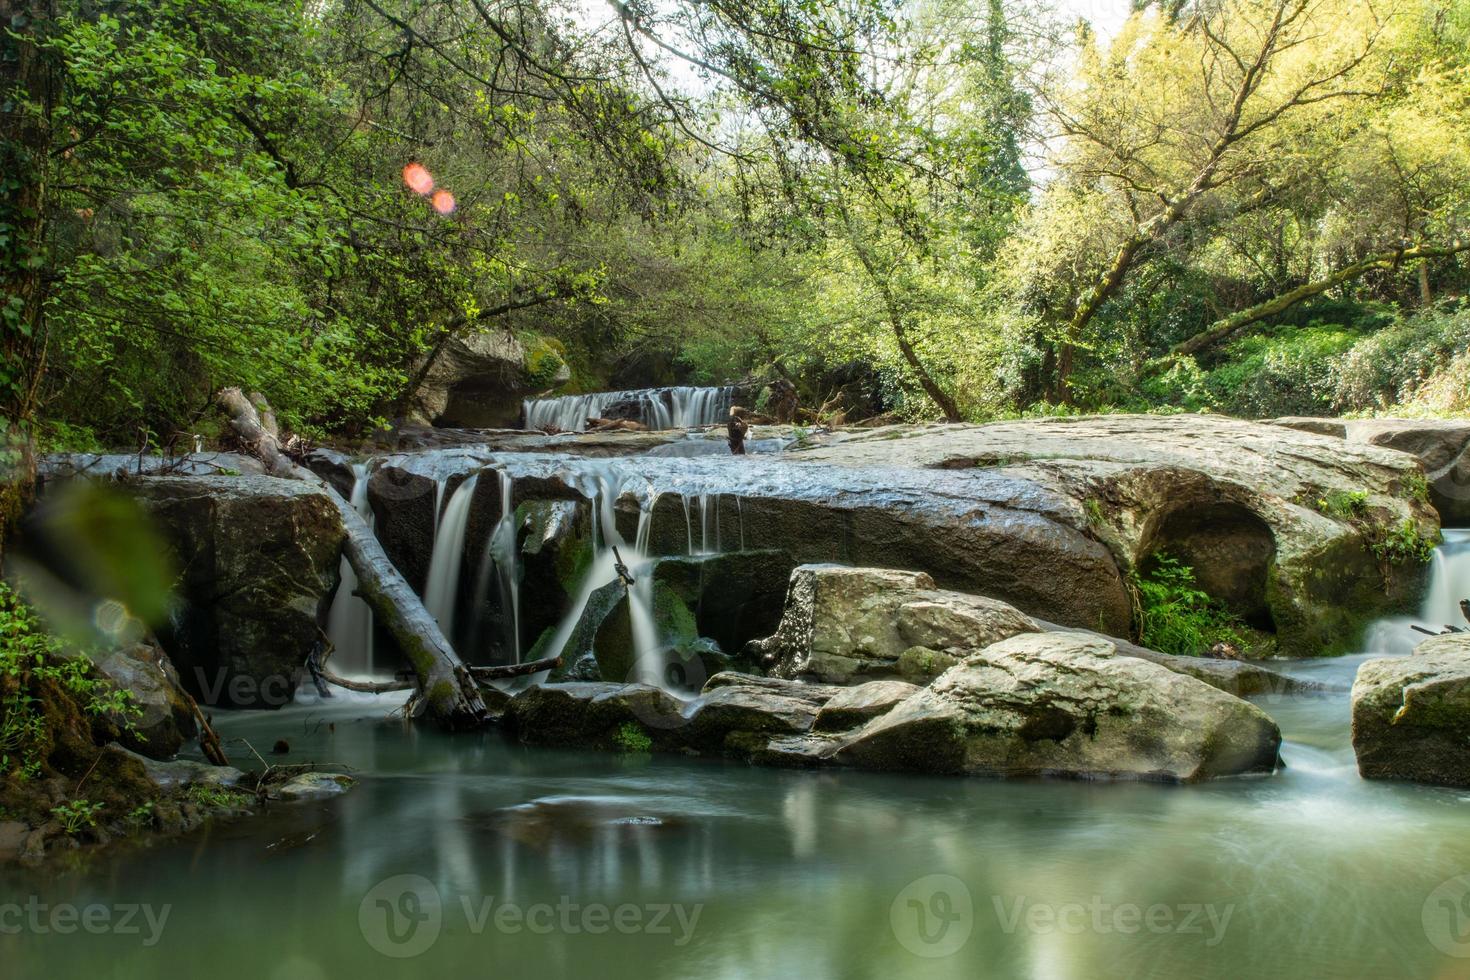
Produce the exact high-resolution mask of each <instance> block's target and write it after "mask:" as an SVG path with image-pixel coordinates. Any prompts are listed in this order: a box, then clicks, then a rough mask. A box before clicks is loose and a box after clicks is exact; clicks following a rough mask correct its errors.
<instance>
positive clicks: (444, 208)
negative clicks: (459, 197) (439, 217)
mask: <svg viewBox="0 0 1470 980" xmlns="http://www.w3.org/2000/svg"><path fill="white" fill-rule="evenodd" d="M430 203H431V204H433V205H434V210H435V211H438V212H439V213H440V214H452V213H453V212H454V195H453V194H451V193H449V192H448V191H435V192H434V196H433V197H432V198H430Z"/></svg>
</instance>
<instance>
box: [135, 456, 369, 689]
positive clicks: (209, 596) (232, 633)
mask: <svg viewBox="0 0 1470 980" xmlns="http://www.w3.org/2000/svg"><path fill="white" fill-rule="evenodd" d="M125 489H127V490H128V491H129V492H130V493H132V494H133V495H134V496H135V497H136V498H137V499H138V500H139V501H140V502H141V504H142V505H143V508H144V510H145V511H147V512H148V514H149V515H150V516H151V517H152V518H153V520H154V523H155V524H156V525H157V527H158V530H159V533H160V535H161V537H162V538H163V540H164V542H165V543H166V546H167V548H168V550H169V551H170V552H171V557H172V558H173V560H174V563H175V565H176V567H178V568H180V569H182V570H183V571H182V573H181V575H180V578H179V582H178V589H177V605H176V607H175V609H174V611H173V613H172V615H171V618H170V622H169V623H168V624H167V626H166V627H164V628H162V629H160V630H159V639H160V641H161V642H162V644H163V647H164V649H165V650H166V651H167V652H168V654H169V657H170V659H172V661H173V664H174V666H175V667H176V668H177V669H178V672H179V677H180V679H181V681H182V682H183V685H184V687H185V689H187V690H188V691H190V692H191V693H192V694H193V695H194V696H195V697H196V698H198V699H199V700H200V701H202V702H204V703H206V704H211V705H227V706H233V707H264V708H278V707H280V706H281V705H283V704H286V703H288V702H289V701H290V700H291V697H292V694H293V692H294V691H295V689H296V685H297V682H298V680H299V678H300V674H301V671H302V670H303V668H304V665H305V663H306V658H307V655H308V654H309V653H310V652H311V649H312V647H313V646H314V645H315V644H316V643H317V642H318V640H319V639H320V637H321V626H322V625H323V624H324V623H325V617H326V611H327V605H328V603H329V601H330V599H331V596H332V593H333V591H334V589H335V588H336V585H337V571H338V561H339V559H340V557H341V553H342V542H343V538H344V536H345V535H344V532H343V529H342V519H341V517H340V516H339V514H338V512H337V508H336V505H335V504H334V503H333V502H332V501H331V500H330V499H329V498H328V497H327V496H326V494H325V493H324V492H323V491H322V490H319V489H317V488H315V487H312V486H310V485H308V484H305V483H301V482H298V481H294V480H280V479H275V478H272V477H267V476H252V475H245V476H218V477H163V476H159V477H144V478H142V479H137V480H133V481H130V482H129V483H127V484H126V485H125Z"/></svg>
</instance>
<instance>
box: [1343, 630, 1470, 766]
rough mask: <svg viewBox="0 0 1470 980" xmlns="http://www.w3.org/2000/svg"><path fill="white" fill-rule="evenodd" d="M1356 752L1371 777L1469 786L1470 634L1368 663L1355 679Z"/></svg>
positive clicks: (1454, 635)
mask: <svg viewBox="0 0 1470 980" xmlns="http://www.w3.org/2000/svg"><path fill="white" fill-rule="evenodd" d="M1352 701H1353V751H1354V752H1355V753H1356V754H1357V757H1358V772H1359V773H1360V774H1362V776H1363V778H1365V779H1405V780H1413V781H1415V782H1421V783H1434V784H1437V785H1440V786H1470V634H1465V633H1451V634H1449V635H1446V636H1436V637H1431V638H1430V639H1427V640H1425V641H1424V642H1423V643H1421V644H1419V646H1418V647H1416V648H1415V650H1414V653H1413V654H1412V655H1411V656H1408V657H1392V658H1384V659H1380V660H1368V661H1365V662H1364V663H1363V664H1362V665H1361V666H1360V667H1359V668H1358V675H1357V678H1356V679H1355V680H1354V681H1353V695H1352Z"/></svg>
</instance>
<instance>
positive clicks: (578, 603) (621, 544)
mask: <svg viewBox="0 0 1470 980" xmlns="http://www.w3.org/2000/svg"><path fill="white" fill-rule="evenodd" d="M589 463H590V461H589ZM592 465H593V468H592V470H591V473H590V474H589V476H590V479H587V480H582V481H578V482H579V484H581V486H580V489H581V490H582V492H583V494H584V495H585V496H586V497H587V498H588V502H589V504H590V507H591V512H592V522H591V523H592V540H593V546H594V548H595V551H594V553H593V557H592V565H591V567H590V568H588V570H587V572H586V574H585V575H584V576H583V578H582V582H581V584H580V586H579V587H578V590H577V595H576V598H575V599H574V600H573V602H572V604H571V607H570V608H569V609H568V610H567V612H566V615H565V616H563V617H562V620H561V622H560V623H559V624H558V625H557V628H556V632H555V633H554V634H553V635H552V638H551V641H550V642H549V643H548V644H547V646H546V649H545V651H544V652H545V654H546V655H547V656H550V655H552V654H560V655H562V656H567V655H569V654H571V653H574V652H576V651H568V650H567V649H566V645H567V643H568V642H570V640H571V638H572V634H573V633H574V632H575V631H576V628H577V625H578V623H579V622H580V621H581V619H582V614H583V612H585V611H586V608H587V603H588V602H589V601H590V600H591V598H592V594H593V593H594V592H596V591H597V590H598V589H600V588H602V587H603V586H605V585H607V584H609V583H611V582H613V581H616V579H617V568H616V564H617V555H618V554H621V555H622V557H623V562H624V563H625V564H626V565H627V566H628V571H629V573H630V574H631V575H632V576H633V580H634V584H633V586H632V587H631V588H629V589H628V616H629V619H630V621H631V624H632V627H633V657H634V665H635V666H634V671H635V674H636V676H635V677H634V678H631V679H636V680H639V681H643V682H644V683H649V684H659V685H662V684H663V683H664V682H663V677H664V674H665V669H664V663H663V660H664V658H663V654H664V651H662V650H660V648H659V638H658V631H657V627H656V625H655V623H654V618H653V576H652V572H653V563H652V562H651V561H649V560H648V550H649V540H650V538H651V536H652V532H653V506H654V503H655V502H656V500H657V498H656V497H655V496H654V495H652V494H651V493H645V494H642V495H640V496H639V501H638V505H639V506H638V529H637V533H636V534H635V536H634V539H633V543H632V545H631V546H630V545H629V543H628V542H627V540H626V539H624V538H623V536H622V534H621V533H620V532H619V531H618V526H617V513H616V510H615V505H616V504H617V501H618V498H619V497H621V496H622V494H623V493H624V492H625V491H626V490H628V489H630V488H629V487H628V486H627V485H626V483H625V480H626V476H625V474H624V472H623V471H621V470H620V469H619V468H618V467H617V466H616V464H613V463H601V464H592ZM614 548H616V549H617V551H616V552H614V550H613V549H614ZM610 679H612V680H621V679H622V678H610Z"/></svg>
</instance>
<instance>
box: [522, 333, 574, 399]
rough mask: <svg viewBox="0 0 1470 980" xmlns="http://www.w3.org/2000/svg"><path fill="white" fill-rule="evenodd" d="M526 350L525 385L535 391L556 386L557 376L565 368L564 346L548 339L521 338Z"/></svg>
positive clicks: (552, 339) (539, 337) (557, 341)
mask: <svg viewBox="0 0 1470 980" xmlns="http://www.w3.org/2000/svg"><path fill="white" fill-rule="evenodd" d="M522 344H523V345H524V346H525V350H526V383H527V384H528V385H529V386H530V387H531V388H533V389H535V390H537V391H544V390H546V389H548V388H551V387H553V386H554V385H555V384H556V379H557V376H558V375H559V374H560V373H561V371H562V369H563V368H565V367H566V366H567V362H566V346H565V345H564V344H562V342H561V341H559V340H556V339H554V338H549V337H541V336H535V337H529V338H523V339H522Z"/></svg>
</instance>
